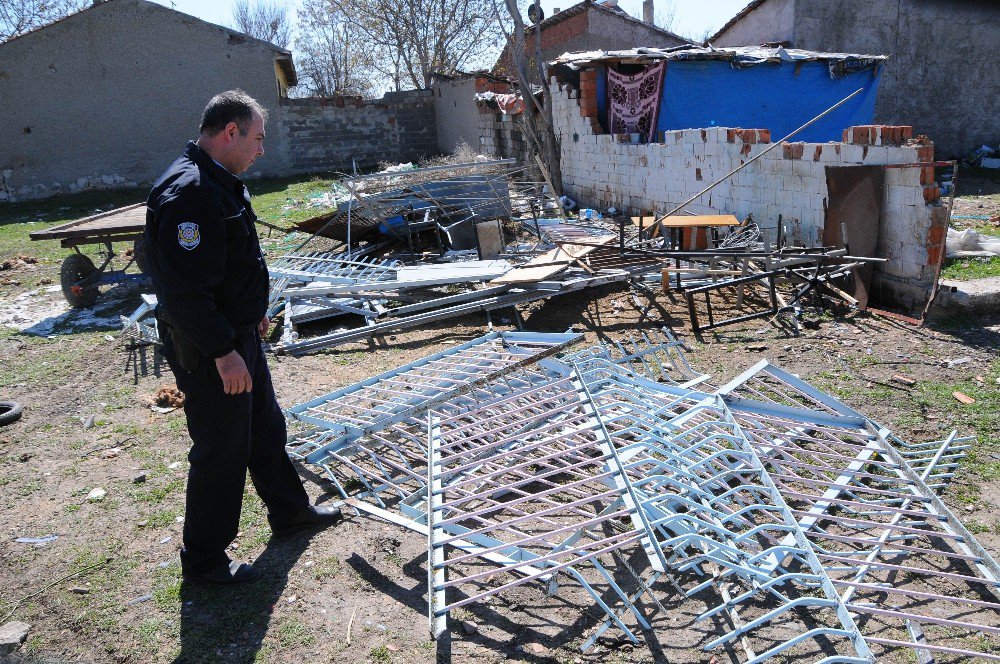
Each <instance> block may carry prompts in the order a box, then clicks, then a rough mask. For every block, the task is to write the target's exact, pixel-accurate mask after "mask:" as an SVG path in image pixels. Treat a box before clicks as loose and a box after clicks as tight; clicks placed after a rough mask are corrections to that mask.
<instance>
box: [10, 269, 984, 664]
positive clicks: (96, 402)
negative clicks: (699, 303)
mask: <svg viewBox="0 0 1000 664" xmlns="http://www.w3.org/2000/svg"><path fill="white" fill-rule="evenodd" d="M20 269H23V270H25V271H29V266H24V267H23V268H20ZM26 273H27V272H26ZM22 276H23V275H22ZM136 293H137V291H134V290H129V289H127V288H125V287H118V288H116V289H114V291H112V292H111V293H107V294H105V295H104V296H102V303H103V304H102V306H103V307H104V309H103V310H102V311H100V312H98V314H96V315H91V316H90V317H89V318H88V317H81V316H80V315H79V314H69V315H66V314H59V313H56V312H57V311H58V307H56V306H55V304H53V302H56V301H58V298H59V297H60V294H59V293H58V292H50V291H45V290H44V288H43V289H41V292H39V293H37V294H36V295H34V296H32V298H33V299H35V300H37V301H38V302H37V304H38V311H41V312H43V313H42V315H43V316H46V317H45V318H43V320H42V321H41V322H40V323H36V325H35V326H33V327H34V328H35V331H36V332H40V334H27V333H24V332H16V331H12V330H10V329H7V331H5V332H3V333H2V334H0V399H13V400H17V401H19V402H21V403H22V404H23V405H24V415H23V417H22V418H21V420H20V421H19V422H17V423H15V424H12V425H9V426H6V427H0V461H2V463H0V487H2V505H0V514H2V519H0V523H2V526H0V528H2V530H3V534H4V536H3V537H2V539H0V600H2V601H0V624H2V623H4V622H7V621H8V620H11V619H16V620H21V621H24V622H27V623H29V624H30V625H31V631H30V634H29V639H28V642H27V644H26V645H25V646H24V647H23V648H22V650H21V651H20V653H19V655H17V656H16V657H15V659H14V661H32V662H130V663H131V662H168V661H181V662H189V661H190V662H210V661H217V662H248V661H262V662H338V663H340V662H345V663H347V662H376V663H388V662H433V661H439V662H473V661H481V662H500V661H527V662H654V661H656V662H708V661H710V659H711V661H715V662H727V661H738V659H737V654H736V652H734V651H726V650H718V651H715V652H713V653H711V654H706V653H704V652H703V651H702V650H701V648H700V644H702V643H704V640H705V637H706V635H708V634H710V633H711V632H712V630H713V625H712V624H711V623H695V622H694V621H693V618H694V616H695V615H696V614H697V612H698V605H697V603H693V602H680V601H678V600H677V599H676V597H673V596H672V595H671V594H670V592H669V590H667V589H664V590H663V601H664V602H665V608H666V609H667V611H666V612H662V611H661V612H656V613H655V614H654V616H653V626H654V631H653V632H652V633H648V634H647V642H646V643H645V644H642V645H640V646H637V647H632V646H623V645H622V644H621V643H620V642H619V641H618V640H617V639H616V638H615V637H612V638H610V639H608V640H604V641H601V642H599V644H598V645H597V646H595V647H594V648H593V649H591V650H589V651H588V652H586V653H581V652H580V651H579V649H578V648H579V645H580V644H581V643H582V641H583V640H584V639H585V638H586V637H587V636H588V635H589V634H590V633H591V632H592V630H593V629H594V628H595V627H596V626H597V624H599V616H598V613H597V612H595V609H594V608H593V604H592V602H587V601H583V598H581V597H580V595H581V591H580V590H579V588H578V587H575V586H574V585H573V584H572V583H569V582H567V583H566V584H565V587H564V591H563V592H560V594H559V595H558V596H556V597H547V596H546V595H545V594H544V593H542V592H541V591H540V590H538V589H536V588H519V589H517V590H515V591H513V592H510V593H504V594H502V595H500V596H499V597H497V598H496V599H494V600H493V601H491V602H488V603H484V604H481V605H477V604H472V605H469V606H467V607H465V608H464V609H461V610H458V611H455V612H454V613H453V614H452V616H451V620H450V630H449V633H448V635H447V637H446V638H444V639H442V640H439V641H437V642H434V641H431V640H430V639H429V637H428V629H427V617H426V584H427V576H426V560H425V558H426V541H425V540H424V539H423V538H421V537H418V536H416V535H414V534H413V533H411V532H409V531H406V530H404V529H402V528H399V527H397V526H393V525H389V524H385V523H381V522H379V521H377V520H374V519H372V518H368V517H363V516H351V517H349V518H348V519H347V520H346V521H344V522H343V523H341V524H340V525H338V526H336V527H334V528H330V529H328V530H326V531H323V532H319V533H316V534H313V535H311V536H308V535H306V536H301V537H298V538H294V539H292V540H289V541H282V542H271V541H269V531H268V528H267V524H266V519H265V514H264V511H263V508H262V505H261V504H260V502H259V500H257V499H256V497H255V495H254V494H253V492H252V491H248V493H247V498H246V501H245V505H244V516H243V519H242V523H241V531H240V535H239V537H238V538H237V540H236V542H235V543H234V545H233V550H232V551H231V552H230V553H231V555H232V556H233V557H234V558H239V559H243V560H253V561H255V563H256V564H257V566H258V567H259V568H260V569H262V571H263V580H261V581H260V582H258V583H256V584H253V585H249V586H245V587H240V588H234V589H204V588H197V587H194V588H192V587H190V586H188V585H185V584H182V583H181V582H180V573H179V564H178V559H177V551H178V547H179V545H180V536H181V526H182V523H181V521H182V516H183V497H184V478H185V476H186V467H187V461H186V458H185V455H186V440H187V438H186V431H185V425H184V418H183V413H182V412H181V411H179V410H174V411H172V412H168V413H159V412H154V411H153V410H151V409H150V405H149V400H150V398H151V396H152V395H153V394H154V393H155V392H156V391H157V389H158V388H160V387H161V386H163V385H170V384H172V380H171V377H170V375H169V373H168V372H166V369H165V367H163V366H159V367H157V366H156V364H155V362H154V360H155V358H154V356H153V355H152V353H150V352H148V351H146V352H143V351H129V350H128V348H127V347H125V346H124V345H122V344H119V343H116V342H113V341H109V340H108V339H107V338H106V335H107V334H109V332H113V331H114V330H115V329H116V324H115V316H116V315H117V314H120V313H126V314H127V313H130V311H131V309H133V308H134V307H135V306H136V302H137V295H136ZM46 306H50V307H53V308H52V312H53V313H49V314H46V313H44V312H45V311H46V309H45V307H46ZM2 315H3V314H2V313H0V316H2ZM524 318H525V323H526V328H527V329H529V330H534V331H552V332H556V331H558V332H561V331H565V330H566V329H567V328H568V327H570V326H571V325H572V326H574V327H575V329H577V330H578V331H584V332H585V333H586V336H587V341H588V342H593V341H596V340H597V339H598V338H600V337H602V336H606V337H611V338H614V337H618V336H622V335H629V334H633V333H635V332H636V331H638V330H642V329H650V328H653V327H659V326H664V325H665V326H667V327H669V328H670V329H672V330H673V331H674V332H675V333H676V334H677V335H678V336H680V337H681V338H682V339H684V340H685V341H687V342H688V343H689V345H690V347H691V352H690V354H689V355H688V357H689V359H690V361H691V362H692V364H693V365H694V366H695V367H696V368H698V369H699V370H701V371H704V372H707V373H710V374H712V376H713V381H712V382H713V383H715V384H721V383H723V382H724V381H725V380H726V379H727V378H730V377H733V376H735V375H736V374H737V373H739V372H740V371H741V370H743V369H745V368H747V367H749V366H750V365H752V364H754V363H755V362H757V361H758V360H760V359H762V358H768V359H770V360H772V361H773V362H774V363H776V364H778V365H779V366H781V367H783V368H785V369H787V370H790V371H792V372H795V373H798V374H800V375H801V376H802V377H803V378H805V379H807V380H809V381H811V382H812V383H813V384H814V385H816V386H817V387H820V388H821V389H823V390H825V391H827V392H829V393H831V394H833V395H834V396H837V397H838V398H840V399H842V400H844V401H845V402H847V403H848V404H849V405H851V406H853V407H855V408H857V409H859V410H861V411H862V412H865V413H866V414H869V415H870V416H872V417H873V418H874V419H876V420H877V421H879V422H881V423H883V424H885V425H887V426H889V427H890V428H892V429H893V430H894V431H895V432H896V433H897V434H898V435H900V436H901V437H902V438H904V439H908V440H914V441H923V440H936V439H941V438H944V437H945V436H946V435H947V434H948V433H949V432H950V431H951V430H952V429H957V430H958V432H959V434H960V435H977V436H978V438H979V442H978V443H977V445H976V449H975V451H974V453H973V454H972V455H970V457H969V458H968V459H967V462H966V463H965V464H964V466H963V468H962V470H961V471H960V472H959V473H958V476H957V477H956V478H955V479H954V481H953V483H952V485H951V487H950V488H949V489H948V491H947V493H946V494H945V499H946V502H947V503H949V504H950V505H951V506H953V507H954V509H955V510H956V512H957V513H959V514H960V515H961V517H962V518H963V520H964V521H965V522H966V523H967V525H969V527H970V528H972V529H973V530H974V532H976V533H978V536H979V537H980V538H981V541H982V542H983V544H984V545H985V546H986V547H987V548H988V549H989V550H991V551H993V552H1000V524H998V519H997V516H998V515H1000V447H998V445H997V441H998V440H1000V426H998V410H1000V409H998V406H1000V398H998V396H997V388H998V385H997V382H998V380H1000V362H998V357H997V348H998V347H1000V344H998V341H1000V321H972V320H956V321H949V322H947V323H946V324H939V325H938V326H937V327H934V328H932V327H916V326H913V325H911V324H908V323H906V322H902V321H899V320H896V319H893V318H888V317H883V316H880V315H875V314H859V313H847V312H840V313H838V314H837V315H832V314H829V313H827V314H824V315H822V316H821V317H819V318H818V323H819V327H818V329H815V330H804V331H803V334H802V335H801V336H798V337H795V336H792V335H791V334H790V333H789V332H788V330H787V329H785V328H783V327H780V326H776V325H772V324H769V322H768V321H766V320H760V321H754V322H750V323H746V324H743V325H741V326H733V327H730V328H723V329H721V330H718V331H717V333H705V334H704V335H702V336H700V337H696V336H694V335H692V334H691V332H690V330H689V327H688V324H687V315H686V313H685V309H684V307H683V306H682V303H681V302H679V301H673V300H672V298H671V297H670V296H668V295H665V294H658V296H657V297H656V305H655V306H654V307H653V308H652V309H651V311H650V312H649V315H647V316H643V315H642V314H641V313H640V311H639V310H638V309H637V308H636V307H635V306H634V303H633V301H632V299H631V298H630V297H629V293H628V292H627V290H626V289H623V288H622V287H607V288H605V289H603V290H601V291H598V292H593V291H591V292H582V293H577V294H573V295H569V296H563V297H560V298H553V299H550V300H548V301H546V302H542V303H537V304H535V305H533V306H531V307H529V308H528V309H527V310H526V311H525V315H524ZM493 320H494V322H497V321H503V320H505V318H504V317H503V314H500V315H496V314H495V315H494V317H493ZM484 324H485V321H484V319H483V318H482V317H479V316H473V317H469V318H466V319H462V320H458V321H454V320H453V321H446V322H444V323H442V324H440V325H437V326H435V327H431V328H425V329H419V330H412V331H406V332H400V333H398V334H396V335H393V336H388V337H385V338H383V339H381V340H380V341H379V342H378V343H356V344H352V345H350V346H344V347H340V348H337V349H335V350H331V351H327V352H323V353H319V354H315V355H310V356H304V357H295V358H291V357H272V358H271V368H272V372H273V375H274V381H275V386H276V390H277V394H278V398H279V401H280V402H281V403H282V404H283V405H285V406H289V405H292V404H294V403H297V402H300V401H303V400H306V399H308V398H311V397H314V396H317V395H319V394H321V393H323V392H326V391H329V390H331V389H333V388H336V387H339V386H343V385H347V384H350V383H353V382H356V381H358V380H361V379H363V378H367V377H369V376H372V375H374V374H377V373H379V372H381V371H385V370H387V369H390V368H392V367H396V366H399V365H401V364H404V363H406V362H410V361H413V360H416V359H418V358H420V357H423V356H425V355H428V354H431V353H434V352H437V351H439V350H442V349H444V348H447V347H448V346H449V345H451V344H453V343H454V342H456V341H462V340H467V339H469V338H472V337H475V336H478V335H480V334H482V333H483V332H484V329H485V327H484ZM508 327H509V326H508ZM157 371H159V375H157ZM894 375H904V376H907V377H909V378H912V379H913V380H914V381H916V382H915V384H914V385H912V386H907V385H902V384H899V383H896V382H894V381H892V380H891V379H892V377H893V376H894ZM954 391H961V392H963V393H965V394H968V395H970V396H972V397H973V398H975V399H976V403H975V404H971V405H965V404H962V403H960V402H958V401H957V400H956V399H955V398H954V397H953V396H952V392H954ZM302 474H303V477H304V481H305V483H306V487H307V490H308V491H309V493H310V495H311V496H313V497H314V498H315V499H316V500H317V501H327V500H331V499H333V498H334V497H333V496H332V495H331V493H328V490H329V488H328V486H327V485H325V484H324V483H323V481H322V478H320V477H318V476H316V475H315V474H314V473H313V472H312V471H311V470H310V469H309V468H303V469H302ZM98 487H99V488H101V489H102V490H103V491H104V492H105V494H104V496H103V498H100V499H97V498H95V497H94V494H93V493H92V492H93V491H94V490H95V489H96V488H98ZM88 496H90V497H88ZM50 535H54V536H57V538H56V539H54V540H53V541H49V542H47V543H44V544H33V543H26V542H17V541H16V539H17V538H24V537H33V538H45V537H47V536H50ZM587 607H590V608H587ZM609 634H610V633H609ZM713 656H714V658H713ZM893 659H895V657H891V658H887V659H886V661H892V660H893ZM903 661H907V660H903Z"/></svg>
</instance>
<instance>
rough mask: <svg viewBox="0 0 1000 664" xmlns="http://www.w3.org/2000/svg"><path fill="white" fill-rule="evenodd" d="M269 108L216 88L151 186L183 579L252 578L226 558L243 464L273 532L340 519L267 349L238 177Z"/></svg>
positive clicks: (263, 270) (255, 246) (261, 267)
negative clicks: (321, 495) (176, 397)
mask: <svg viewBox="0 0 1000 664" xmlns="http://www.w3.org/2000/svg"><path fill="white" fill-rule="evenodd" d="M266 119H267V111H266V110H265V109H264V108H263V107H261V105H260V104H258V103H257V102H256V101H255V100H254V99H253V98H252V97H250V96H249V95H247V94H246V93H245V92H243V91H241V90H230V91H228V92H223V93H222V94H220V95H217V96H216V97H214V98H213V99H212V100H211V101H210V102H209V103H208V106H207V107H206V108H205V113H204V115H203V116H202V121H201V128H200V132H201V133H200V136H199V138H198V141H197V142H190V143H188V145H187V148H186V149H185V151H184V154H183V155H182V156H181V157H180V158H179V159H177V161H175V162H174V163H173V164H172V165H171V166H170V168H168V169H167V171H166V172H165V173H164V174H163V175H162V176H161V177H160V179H159V181H157V183H156V185H155V186H154V187H153V190H152V192H150V194H149V200H148V201H147V206H148V209H147V212H146V231H145V240H146V247H147V250H148V253H149V263H150V273H151V276H152V279H153V286H154V288H155V290H156V296H157V300H158V302H159V305H158V307H157V318H158V319H159V321H160V334H161V337H162V340H163V354H164V356H165V357H166V358H167V362H168V363H169V364H170V368H171V370H172V371H173V372H174V376H175V377H176V379H177V387H178V388H179V389H180V390H181V391H182V392H184V395H185V401H184V412H185V415H186V416H187V423H188V432H189V433H190V435H191V441H192V446H191V451H190V453H189V454H188V460H189V461H190V464H191V467H190V470H189V472H188V484H187V503H186V512H185V519H184V546H183V548H182V549H181V567H182V571H183V574H184V578H185V580H189V581H207V582H212V583H240V582H244V581H252V580H253V579H255V578H257V576H258V575H259V573H258V572H257V570H255V569H253V568H252V567H251V566H250V565H247V564H240V563H238V562H235V561H230V559H229V557H228V556H227V555H226V549H227V547H228V546H229V544H230V543H232V541H233V539H235V537H236V533H237V530H238V526H239V518H240V508H241V507H242V503H243V491H244V486H245V484H246V473H247V470H249V471H250V479H251V480H252V481H253V484H254V487H255V488H256V489H257V493H258V494H259V495H260V497H261V499H262V500H263V501H264V504H265V505H266V506H267V509H268V521H269V522H270V525H271V530H272V533H273V534H274V535H275V536H285V535H288V534H291V533H293V532H297V531H299V530H303V529H306V528H311V527H314V526H319V525H325V524H329V523H333V522H335V521H337V520H338V519H339V518H340V510H339V509H337V508H336V507H322V506H320V507H314V506H312V505H310V503H309V497H308V496H307V494H306V492H305V489H304V488H303V487H302V482H301V481H300V479H299V477H298V474H297V473H296V472H295V468H294V466H293V465H292V463H291V461H290V460H289V458H288V455H287V454H286V453H285V449H284V444H285V439H286V432H285V419H284V416H283V415H282V413H281V409H280V408H279V406H278V403H277V401H276V399H275V396H274V388H273V387H272V385H271V374H270V372H269V370H268V368H267V362H266V360H265V359H264V354H263V350H262V348H261V338H262V336H264V335H266V334H267V330H268V325H269V321H268V319H267V315H266V309H267V297H268V274H267V266H266V265H265V263H264V256H263V254H262V253H261V250H260V244H259V242H258V239H257V230H256V228H255V227H254V222H255V220H256V218H257V217H256V215H254V212H253V208H251V206H250V194H249V193H248V192H247V189H246V187H245V186H244V185H243V182H242V181H240V179H239V178H238V177H236V176H237V174H239V173H243V172H245V171H246V170H247V169H248V168H250V166H251V164H253V162H254V160H255V159H256V158H257V157H259V156H261V155H263V154H264V123H265V121H266Z"/></svg>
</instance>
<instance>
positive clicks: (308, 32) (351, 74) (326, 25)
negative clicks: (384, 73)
mask: <svg viewBox="0 0 1000 664" xmlns="http://www.w3.org/2000/svg"><path fill="white" fill-rule="evenodd" d="M298 15H299V24H298V37H297V38H296V39H295V48H296V50H297V51H298V53H297V54H296V68H297V69H298V71H299V81H300V82H299V87H300V88H302V92H305V93H306V94H308V95H314V96H319V97H329V96H331V95H333V94H335V93H340V94H361V95H369V94H371V93H372V92H374V91H375V88H376V87H377V85H376V81H375V78H376V77H377V74H376V73H375V70H374V68H373V63H372V59H373V53H372V48H371V45H370V44H368V43H366V38H365V35H364V33H363V32H361V30H360V29H359V28H358V27H357V26H356V25H355V24H354V23H353V22H352V21H351V20H349V19H348V17H347V16H345V15H344V12H342V11H341V10H340V9H339V8H338V6H337V5H336V4H335V3H334V1H333V0H304V1H303V3H302V6H301V7H300V8H299V12H298Z"/></svg>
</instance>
